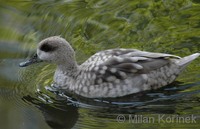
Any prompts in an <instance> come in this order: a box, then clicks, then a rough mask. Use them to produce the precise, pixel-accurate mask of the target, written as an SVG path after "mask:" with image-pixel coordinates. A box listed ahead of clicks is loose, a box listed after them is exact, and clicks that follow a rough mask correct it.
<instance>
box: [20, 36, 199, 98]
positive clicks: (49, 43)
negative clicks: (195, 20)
mask: <svg viewBox="0 0 200 129" xmlns="http://www.w3.org/2000/svg"><path fill="white" fill-rule="evenodd" d="M199 55H200V53H195V54H192V55H189V56H186V57H183V58H181V57H179V56H176V55H171V54H165V53H155V52H147V51H141V50H137V49H124V48H116V49H108V50H103V51H99V52H97V53H96V54H94V55H92V56H91V57H90V58H89V59H87V60H86V61H85V62H84V63H82V64H81V65H78V63H77V61H76V59H75V51H74V49H73V48H72V47H71V45H70V44H69V42H67V41H66V40H65V39H64V38H62V37H60V36H52V37H48V38H46V39H43V40H42V41H41V42H39V44H38V46H37V52H36V54H35V55H34V56H33V57H32V58H30V59H29V60H27V61H24V62H21V63H20V64H19V66H20V67H26V66H29V65H31V64H34V63H39V62H49V63H53V64H56V65H57V68H56V71H55V73H54V78H53V80H54V83H53V84H55V85H54V87H55V88H56V89H58V90H62V91H66V92H69V93H72V94H77V95H80V96H83V97H86V98H116V97H122V96H126V95H130V94H134V93H138V92H142V91H147V90H155V89H158V88H160V87H163V86H166V85H168V84H170V83H172V82H173V81H174V80H175V79H176V78H177V77H178V75H179V74H180V73H181V72H182V71H183V70H184V69H185V67H186V66H187V65H188V64H190V63H191V62H192V61H193V60H194V59H196V58H197V57H198V56H199Z"/></svg>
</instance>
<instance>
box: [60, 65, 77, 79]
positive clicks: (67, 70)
mask: <svg viewBox="0 0 200 129" xmlns="http://www.w3.org/2000/svg"><path fill="white" fill-rule="evenodd" d="M57 70H58V71H60V72H63V74H65V75H67V76H69V77H74V76H75V75H76V74H77V71H78V65H77V62H76V61H71V62H65V63H62V64H58V65H57Z"/></svg>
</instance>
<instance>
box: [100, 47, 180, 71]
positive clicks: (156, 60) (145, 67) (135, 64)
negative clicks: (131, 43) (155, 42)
mask: <svg viewBox="0 0 200 129" xmlns="http://www.w3.org/2000/svg"><path fill="white" fill-rule="evenodd" d="M108 53H109V52H108ZM110 54H112V55H115V56H113V57H112V58H109V59H108V60H107V61H106V62H104V63H102V64H101V65H100V66H101V67H102V66H107V67H108V68H116V69H117V70H119V71H124V72H134V73H137V72H140V73H147V72H149V71H152V70H155V69H159V68H161V67H163V66H164V65H167V64H169V63H171V61H174V59H180V57H179V56H175V55H171V54H164V53H153V52H146V51H139V50H134V51H130V50H129V49H128V50H126V49H123V50H121V51H120V50H114V51H112V52H111V53H110Z"/></svg>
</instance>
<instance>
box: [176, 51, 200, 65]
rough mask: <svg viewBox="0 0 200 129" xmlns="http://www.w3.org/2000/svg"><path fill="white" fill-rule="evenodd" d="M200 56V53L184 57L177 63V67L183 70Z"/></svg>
mask: <svg viewBox="0 0 200 129" xmlns="http://www.w3.org/2000/svg"><path fill="white" fill-rule="evenodd" d="M199 56H200V53H195V54H192V55H189V56H186V57H183V58H181V59H179V60H178V61H177V65H179V66H180V68H181V69H184V68H185V67H186V66H187V65H188V64H189V63H191V62H192V61H193V60H194V59H196V58H197V57H199Z"/></svg>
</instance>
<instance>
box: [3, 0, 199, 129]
mask: <svg viewBox="0 0 200 129" xmlns="http://www.w3.org/2000/svg"><path fill="white" fill-rule="evenodd" d="M199 12H200V4H199V1H197V0H193V1H191V0H181V1H178V0H174V1H161V0H157V1H153V0H152V1H151V0H148V1H147V0H142V1H132V0H123V1H118V0H111V1H106V0H90V1H84V0H59V1H56V2H55V1H48V2H47V1H23V2H17V1H6V0H1V2H0V17H1V19H0V129H51V128H53V129H68V128H74V129H77V128H78V129H79V128H81V129H82V128H87V129H94V128H97V129H98V128H99V129H100V128H108V129H118V128H120V129H123V128H124V129H132V128H199V127H200V120H199V115H200V103H199V101H200V65H199V62H200V59H197V60H195V61H194V62H193V63H192V64H190V65H189V66H188V67H187V69H186V70H185V71H184V72H183V73H182V74H181V75H180V77H179V78H178V79H177V81H176V82H175V83H173V84H171V85H169V86H166V87H163V88H161V89H158V90H155V91H147V92H142V93H138V94H134V95H129V96H126V97H123V98H116V99H85V98H81V97H77V96H66V95H65V94H59V93H54V92H50V91H48V90H46V86H49V85H50V84H51V82H52V80H53V79H52V76H53V73H54V70H55V66H54V65H49V64H45V63H42V64H37V65H32V66H30V67H27V68H20V67H19V66H18V64H19V63H20V62H21V61H24V60H26V59H27V58H29V57H31V56H32V55H33V54H34V53H35V49H36V46H37V43H38V42H39V41H40V40H41V39H43V38H46V37H49V36H53V35H61V36H62V37H64V38H66V39H67V40H68V41H69V42H70V43H71V45H72V46H73V48H74V49H75V50H76V55H77V61H78V62H79V63H82V62H83V61H84V60H86V59H87V58H88V57H89V56H91V55H92V54H94V53H95V52H97V51H100V50H105V49H109V48H119V47H122V48H137V49H141V50H146V51H155V52H164V53H171V54H176V55H179V56H186V55H189V54H192V53H195V52H199V50H200V37H199V35H200V24H199V23H200V13H199ZM163 115H164V116H163ZM175 115H178V116H176V118H179V117H184V118H186V117H188V119H189V121H188V123H186V121H184V122H185V123H183V121H182V122H181V121H178V122H177V121H176V122H174V121H172V117H174V116H175ZM141 116H142V118H143V119H145V118H149V121H142V122H141V121H139V119H140V118H141ZM162 116H163V118H164V120H162V119H161V118H162ZM159 117H161V118H159ZM192 117H197V118H196V119H195V120H196V121H192ZM134 118H138V121H136V119H134ZM134 120H135V121H134ZM140 120H141V119H140ZM150 120H151V121H150ZM153 120H154V121H153ZM159 120H160V121H159Z"/></svg>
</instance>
